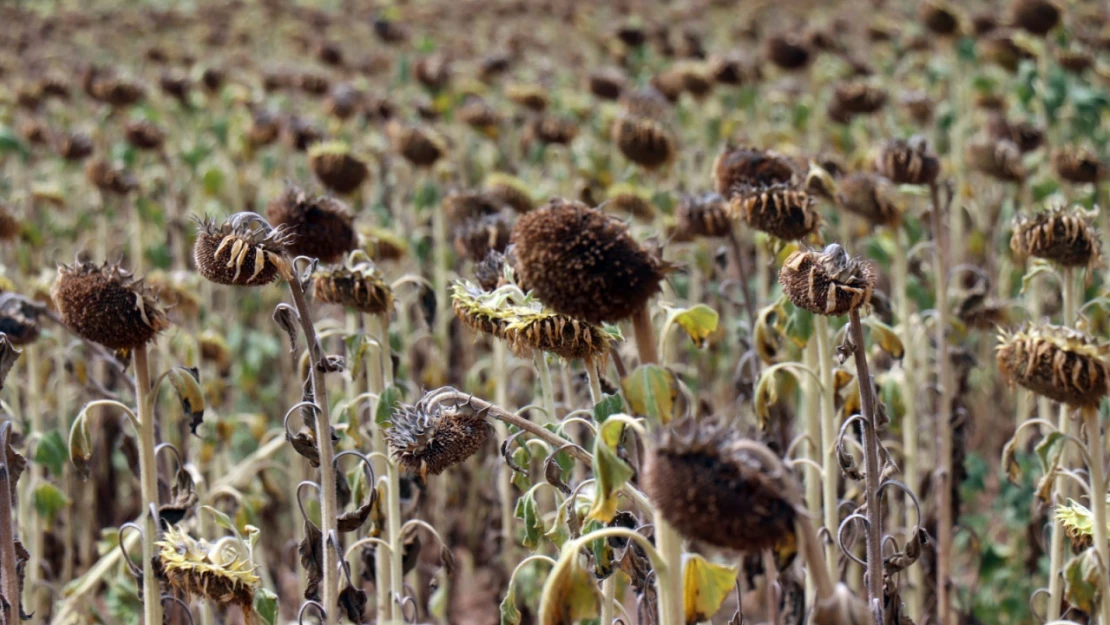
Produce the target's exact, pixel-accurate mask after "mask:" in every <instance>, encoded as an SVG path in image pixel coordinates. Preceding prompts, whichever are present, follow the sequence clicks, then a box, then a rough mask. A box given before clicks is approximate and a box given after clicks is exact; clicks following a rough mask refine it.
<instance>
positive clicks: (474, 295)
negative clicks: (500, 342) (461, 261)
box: [451, 282, 510, 338]
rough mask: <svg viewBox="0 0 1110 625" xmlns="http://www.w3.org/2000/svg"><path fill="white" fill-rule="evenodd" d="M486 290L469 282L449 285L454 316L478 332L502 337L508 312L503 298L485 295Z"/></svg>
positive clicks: (506, 324)
mask: <svg viewBox="0 0 1110 625" xmlns="http://www.w3.org/2000/svg"><path fill="white" fill-rule="evenodd" d="M484 295H486V291H484V290H483V289H481V288H478V287H477V286H475V285H473V284H470V283H469V282H456V283H455V284H454V285H452V286H451V305H452V307H453V308H454V310H455V316H456V317H458V318H459V321H461V322H462V323H463V325H465V326H466V327H468V328H470V329H471V330H474V331H475V332H478V333H480V334H488V335H490V336H492V337H494V338H504V337H505V328H506V327H508V322H507V318H508V317H509V315H510V313H509V311H508V309H507V307H505V306H503V305H502V303H503V302H504V298H491V297H485V296H484Z"/></svg>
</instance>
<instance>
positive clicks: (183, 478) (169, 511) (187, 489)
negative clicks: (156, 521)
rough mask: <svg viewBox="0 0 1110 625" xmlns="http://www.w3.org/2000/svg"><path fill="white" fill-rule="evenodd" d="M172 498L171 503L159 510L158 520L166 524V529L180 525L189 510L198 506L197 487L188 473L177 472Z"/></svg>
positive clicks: (183, 471) (180, 470)
mask: <svg viewBox="0 0 1110 625" xmlns="http://www.w3.org/2000/svg"><path fill="white" fill-rule="evenodd" d="M170 498H171V501H170V502H169V503H165V504H162V506H161V507H160V508H158V518H160V519H161V520H162V522H163V523H165V526H166V527H169V526H171V525H174V524H177V523H180V522H181V520H182V519H184V518H185V515H186V514H188V513H189V509H190V508H192V507H193V506H195V505H197V491H196V485H195V484H194V483H193V476H192V475H190V474H189V472H188V471H186V470H184V469H178V470H177V475H176V476H175V477H174V482H173V487H172V488H171V489H170Z"/></svg>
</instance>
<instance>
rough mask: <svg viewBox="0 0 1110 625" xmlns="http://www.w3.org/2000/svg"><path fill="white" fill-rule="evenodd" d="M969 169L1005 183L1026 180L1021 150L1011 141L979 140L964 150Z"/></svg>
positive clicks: (970, 143)
mask: <svg viewBox="0 0 1110 625" xmlns="http://www.w3.org/2000/svg"><path fill="white" fill-rule="evenodd" d="M964 158H965V159H966V161H967V164H968V167H970V168H971V169H974V170H976V171H980V172H982V173H984V174H986V175H988V176H990V177H992V178H995V179H996V180H1001V181H1003V182H1022V181H1023V180H1025V165H1023V164H1022V162H1021V150H1020V149H1019V148H1018V146H1017V145H1016V144H1015V143H1014V142H1012V141H1010V140H1009V139H1002V140H994V139H978V140H975V141H971V142H969V143H968V144H967V147H965V148H964Z"/></svg>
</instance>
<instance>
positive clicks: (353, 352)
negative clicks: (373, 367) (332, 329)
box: [344, 334, 370, 380]
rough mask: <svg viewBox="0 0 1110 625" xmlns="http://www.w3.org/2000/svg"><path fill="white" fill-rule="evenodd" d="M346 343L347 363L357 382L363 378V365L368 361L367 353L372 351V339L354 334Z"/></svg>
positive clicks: (345, 340)
mask: <svg viewBox="0 0 1110 625" xmlns="http://www.w3.org/2000/svg"><path fill="white" fill-rule="evenodd" d="M344 342H345V343H347V363H348V364H349V366H350V368H351V377H352V378H353V379H355V380H357V379H359V378H361V377H362V363H363V362H364V361H365V360H366V353H367V352H368V351H370V337H368V336H366V335H365V334H352V335H351V336H348V337H347V338H346V339H344Z"/></svg>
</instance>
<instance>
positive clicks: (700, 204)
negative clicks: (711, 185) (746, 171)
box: [675, 193, 732, 238]
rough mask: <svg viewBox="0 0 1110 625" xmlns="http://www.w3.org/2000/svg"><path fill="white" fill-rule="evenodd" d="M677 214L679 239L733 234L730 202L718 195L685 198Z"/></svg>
mask: <svg viewBox="0 0 1110 625" xmlns="http://www.w3.org/2000/svg"><path fill="white" fill-rule="evenodd" d="M675 214H676V216H677V217H678V223H677V224H675V230H676V236H678V237H679V238H688V237H723V236H728V234H729V233H730V232H732V218H731V217H730V216H729V212H728V202H726V201H725V199H724V198H723V197H721V196H720V195H718V194H716V193H703V194H701V195H687V196H684V197H683V198H682V200H681V201H679V203H678V208H677V209H675Z"/></svg>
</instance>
